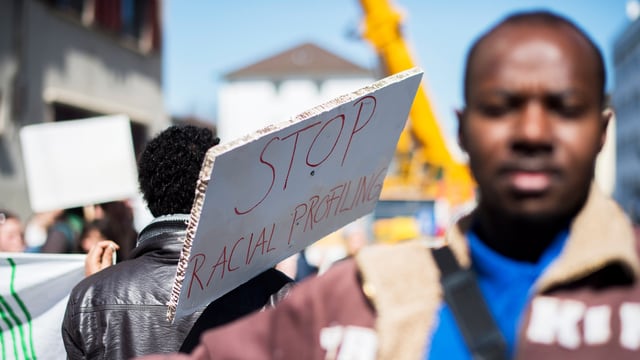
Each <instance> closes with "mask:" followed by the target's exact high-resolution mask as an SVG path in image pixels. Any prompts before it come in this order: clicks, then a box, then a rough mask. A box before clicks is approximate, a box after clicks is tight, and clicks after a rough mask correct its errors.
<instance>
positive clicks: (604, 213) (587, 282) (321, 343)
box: [145, 187, 640, 360]
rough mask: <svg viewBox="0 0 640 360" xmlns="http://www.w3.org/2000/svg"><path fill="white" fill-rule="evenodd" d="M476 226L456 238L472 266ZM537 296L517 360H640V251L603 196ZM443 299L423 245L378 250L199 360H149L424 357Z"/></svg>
mask: <svg viewBox="0 0 640 360" xmlns="http://www.w3.org/2000/svg"><path fill="white" fill-rule="evenodd" d="M472 218H473V214H471V215H470V216H468V217H465V218H464V219H462V220H461V221H460V222H458V223H457V224H456V226H453V227H452V229H451V230H450V231H449V233H448V234H447V241H448V243H449V246H450V247H451V249H452V250H453V252H454V254H455V255H456V257H457V258H458V260H459V262H460V263H461V264H462V265H463V266H469V249H468V246H467V241H466V238H465V236H464V234H465V233H466V230H467V229H468V226H469V224H470V223H471V221H472ZM533 291H534V293H533V296H532V300H531V302H530V303H529V304H528V305H527V309H526V310H525V313H524V321H523V323H522V324H521V325H520V327H519V337H518V343H517V346H516V347H517V355H516V357H517V358H519V359H566V358H575V359H603V358H605V359H616V360H618V359H637V358H639V356H640V352H639V351H640V332H639V331H638V329H639V327H638V324H640V260H639V258H638V249H637V242H636V239H635V236H634V233H633V229H632V227H631V224H630V222H629V220H628V219H627V217H626V216H625V215H624V214H623V213H622V211H621V210H620V208H619V207H618V206H617V205H616V204H615V203H614V202H613V201H611V200H610V199H609V198H608V197H606V196H604V195H603V194H602V193H600V192H599V191H598V190H597V189H595V187H594V190H593V191H592V193H591V194H590V197H589V199H588V201H587V204H586V205H585V207H584V208H583V209H582V211H581V212H580V214H579V215H578V216H577V217H576V218H575V219H574V221H573V223H572V225H571V229H570V235H569V238H568V239H567V243H566V245H565V247H564V249H563V250H562V253H561V254H560V256H559V257H558V258H557V259H556V260H555V261H554V262H553V263H552V264H551V265H550V266H549V267H548V268H547V269H546V270H545V272H544V273H543V274H542V275H541V277H540V278H539V279H538V280H537V282H536V284H535V285H534V288H533ZM441 301H442V288H441V285H440V280H439V270H438V268H437V266H436V265H435V262H434V260H433V258H432V256H431V251H430V250H429V249H428V248H427V246H426V244H424V243H420V242H410V243H405V244H400V245H394V246H391V245H383V246H373V247H369V248H365V249H363V250H362V251H361V252H360V253H359V254H358V255H357V256H356V258H355V260H345V261H343V262H341V263H340V264H338V265H336V266H335V267H334V268H332V269H330V270H329V271H327V272H326V273H325V274H324V275H322V276H319V277H317V278H315V279H312V280H311V281H306V282H303V283H300V284H298V285H296V288H294V289H293V290H292V291H291V292H290V293H289V295H288V297H287V298H286V299H285V300H283V301H282V302H281V303H280V304H279V305H278V307H277V308H275V309H274V310H269V311H264V312H261V313H258V314H256V315H251V316H248V317H245V318H243V319H241V320H239V321H237V322H235V323H233V324H231V325H229V326H226V327H223V328H219V329H216V330H213V331H210V332H207V333H206V334H204V335H203V337H202V341H201V345H200V346H198V347H197V348H196V349H195V350H194V351H193V353H192V354H191V356H190V357H183V356H181V355H174V357H160V356H158V357H153V356H152V357H149V358H145V359H148V360H152V359H153V360H155V359H170V358H171V359H174V358H175V359H183V358H184V359H216V360H218V359H252V360H261V359H336V358H337V359H341V358H345V359H347V358H354V359H355V358H357V359H422V358H423V357H424V354H425V352H426V351H427V349H428V347H429V341H430V339H429V336H428V335H429V334H430V333H432V331H433V329H434V326H435V325H436V324H437V319H436V314H437V312H438V308H439V306H440V304H441Z"/></svg>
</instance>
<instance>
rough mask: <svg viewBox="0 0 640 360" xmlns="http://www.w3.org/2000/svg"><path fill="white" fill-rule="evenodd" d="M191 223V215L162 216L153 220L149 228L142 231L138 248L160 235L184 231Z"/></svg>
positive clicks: (146, 227)
mask: <svg viewBox="0 0 640 360" xmlns="http://www.w3.org/2000/svg"><path fill="white" fill-rule="evenodd" d="M188 223H189V214H171V215H162V216H158V217H157V218H155V219H153V221H151V222H150V223H149V224H148V225H147V226H145V227H144V229H142V231H140V235H139V236H138V241H137V244H136V246H140V244H142V243H143V242H145V241H147V240H148V239H151V238H153V237H156V236H157V235H159V234H163V233H167V232H174V231H184V230H185V229H186V228H187V224H188Z"/></svg>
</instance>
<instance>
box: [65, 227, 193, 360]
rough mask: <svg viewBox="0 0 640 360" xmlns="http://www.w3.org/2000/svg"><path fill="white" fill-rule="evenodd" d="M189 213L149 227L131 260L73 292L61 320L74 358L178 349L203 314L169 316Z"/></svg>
mask: <svg viewBox="0 0 640 360" xmlns="http://www.w3.org/2000/svg"><path fill="white" fill-rule="evenodd" d="M187 221H188V215H170V216H165V217H160V218H158V219H156V220H154V221H153V222H152V223H151V224H149V225H148V226H147V227H145V228H144V229H143V230H142V232H141V233H140V236H139V238H138V244H137V246H136V248H135V249H134V251H133V252H132V255H131V259H130V260H127V261H123V262H121V263H118V264H116V265H114V266H111V267H109V268H106V269H104V270H102V271H99V272H97V273H95V274H93V275H92V276H90V277H87V278H85V279H84V280H82V281H81V282H80V283H78V285H76V286H75V288H74V289H73V290H72V291H71V295H70V298H69V302H68V304H67V310H66V313H65V315H64V320H63V324H62V339H63V341H64V345H65V349H66V351H67V356H68V357H69V358H70V359H129V358H131V357H134V356H139V355H143V354H150V353H165V352H173V351H178V349H179V348H180V344H182V341H183V340H184V338H185V336H186V335H187V333H188V332H189V330H190V329H191V326H192V325H193V323H194V322H195V321H196V319H197V318H198V316H199V313H196V314H193V315H191V316H188V317H186V318H184V319H180V320H176V322H175V323H174V324H171V323H170V322H169V321H168V320H167V302H168V301H169V298H170V294H171V288H172V285H173V281H174V278H175V275H176V267H177V264H178V260H179V259H180V251H181V250H182V242H183V239H184V237H185V235H186V226H187V225H186V224H187Z"/></svg>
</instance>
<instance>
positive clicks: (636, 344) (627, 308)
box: [620, 303, 640, 350]
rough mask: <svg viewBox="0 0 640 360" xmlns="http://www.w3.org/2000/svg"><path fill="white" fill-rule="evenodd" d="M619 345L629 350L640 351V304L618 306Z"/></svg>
mask: <svg viewBox="0 0 640 360" xmlns="http://www.w3.org/2000/svg"><path fill="white" fill-rule="evenodd" d="M620 323H621V324H620V326H622V332H621V333H620V345H622V347H624V348H627V349H629V350H638V349H640V304H638V303H624V304H622V306H620Z"/></svg>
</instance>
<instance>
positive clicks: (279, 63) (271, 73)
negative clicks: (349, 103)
mask: <svg viewBox="0 0 640 360" xmlns="http://www.w3.org/2000/svg"><path fill="white" fill-rule="evenodd" d="M373 81H374V73H373V71H372V70H370V69H365V68H363V67H361V66H359V65H357V64H354V63H353V62H351V61H349V60H347V59H344V58H342V57H340V56H338V55H336V54H334V53H332V52H330V51H327V50H325V49H323V48H321V47H319V46H318V45H315V44H312V43H304V44H301V45H298V46H295V47H293V48H291V49H287V50H285V51H282V52H280V53H277V54H275V55H273V56H271V57H268V58H266V59H262V60H260V61H258V62H256V63H254V64H251V65H248V66H245V67H242V68H240V69H237V70H234V71H232V72H229V73H227V74H225V76H224V83H223V84H222V85H221V86H220V90H219V92H218V118H217V129H218V135H219V137H220V139H221V140H222V142H227V141H231V140H234V139H237V138H239V137H241V136H244V135H246V134H249V133H251V132H253V131H255V130H258V129H260V128H262V127H264V126H267V125H270V124H274V123H278V122H281V121H285V120H288V119H290V118H291V117H293V116H295V115H297V114H298V113H300V112H302V111H305V110H307V109H310V108H312V107H314V106H316V105H320V104H322V103H323V102H325V101H328V100H331V99H333V98H334V97H337V96H339V95H342V94H345V93H348V92H350V91H354V90H357V89H359V88H361V87H363V86H365V85H368V84H370V83H371V82H373Z"/></svg>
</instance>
